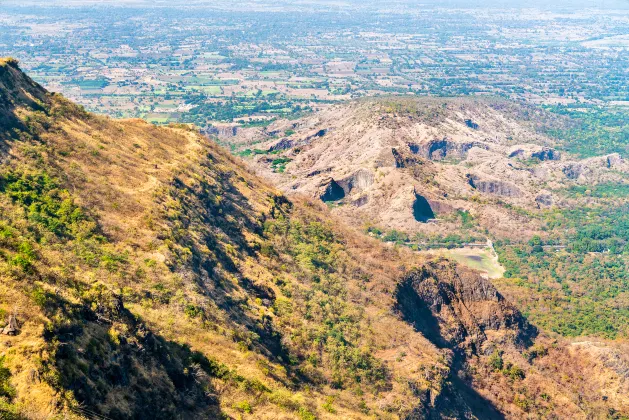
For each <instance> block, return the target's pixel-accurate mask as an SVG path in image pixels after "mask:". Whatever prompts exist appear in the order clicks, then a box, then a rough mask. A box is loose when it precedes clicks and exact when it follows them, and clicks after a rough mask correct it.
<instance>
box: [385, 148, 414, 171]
mask: <svg viewBox="0 0 629 420" xmlns="http://www.w3.org/2000/svg"><path fill="white" fill-rule="evenodd" d="M391 154H392V155H393V158H394V159H395V167H396V168H412V167H413V166H417V165H421V163H422V161H421V159H418V158H416V157H414V156H405V155H403V154H402V153H400V152H399V151H398V150H397V149H396V148H393V149H391Z"/></svg>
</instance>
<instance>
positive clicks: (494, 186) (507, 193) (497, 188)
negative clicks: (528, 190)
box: [467, 174, 522, 197]
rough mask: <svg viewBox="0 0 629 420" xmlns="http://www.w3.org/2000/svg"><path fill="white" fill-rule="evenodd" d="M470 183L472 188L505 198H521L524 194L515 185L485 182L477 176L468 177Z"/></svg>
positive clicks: (494, 181) (503, 182)
mask: <svg viewBox="0 0 629 420" xmlns="http://www.w3.org/2000/svg"><path fill="white" fill-rule="evenodd" d="M467 180H468V183H469V184H470V186H471V187H472V188H474V189H475V190H478V191H480V192H482V193H485V194H492V195H499V196H503V197H520V196H521V195H522V192H521V191H520V189H519V188H518V187H516V186H515V185H513V184H511V183H508V182H505V181H498V180H483V179H480V178H479V177H478V176H477V175H471V174H468V175H467Z"/></svg>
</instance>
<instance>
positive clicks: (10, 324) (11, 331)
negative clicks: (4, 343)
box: [2, 315, 19, 335]
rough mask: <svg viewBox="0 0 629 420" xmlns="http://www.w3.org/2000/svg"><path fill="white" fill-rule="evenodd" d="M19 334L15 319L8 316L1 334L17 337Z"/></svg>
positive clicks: (13, 316) (12, 316)
mask: <svg viewBox="0 0 629 420" xmlns="http://www.w3.org/2000/svg"><path fill="white" fill-rule="evenodd" d="M18 333H19V326H18V324H17V318H16V317H15V315H9V320H8V321H7V325H6V326H5V327H4V328H3V329H2V334H5V335H17V334H18Z"/></svg>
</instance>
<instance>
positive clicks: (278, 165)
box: [271, 156, 292, 173]
mask: <svg viewBox="0 0 629 420" xmlns="http://www.w3.org/2000/svg"><path fill="white" fill-rule="evenodd" d="M291 161H292V159H291V158H288V157H285V156H282V157H279V158H277V159H273V161H272V162H271V168H273V171H275V172H279V173H284V171H285V170H286V164H288V163H289V162H291Z"/></svg>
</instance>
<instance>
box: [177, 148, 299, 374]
mask: <svg viewBox="0 0 629 420" xmlns="http://www.w3.org/2000/svg"><path fill="white" fill-rule="evenodd" d="M207 159H208V161H207V162H206V163H205V164H204V165H203V169H204V170H205V171H207V172H206V173H205V175H207V177H206V178H205V179H204V180H202V181H201V186H200V187H199V186H195V187H190V186H188V185H186V184H185V183H183V182H182V181H181V180H179V179H175V180H174V181H173V183H172V191H171V196H172V197H174V198H176V199H178V200H179V201H180V203H181V206H182V211H181V212H180V216H179V217H178V219H177V220H173V221H172V227H171V229H173V230H176V229H177V225H179V226H181V227H183V229H184V230H185V231H186V232H187V234H186V235H182V236H180V237H178V238H176V239H177V242H178V243H179V244H181V245H182V246H183V247H186V248H188V249H191V250H192V255H191V258H192V260H191V265H192V270H193V271H194V272H195V273H196V274H197V276H195V280H196V283H197V285H198V286H199V288H200V289H201V290H202V291H203V293H204V294H205V295H206V296H208V297H209V298H211V299H212V301H213V302H214V303H215V304H216V305H217V307H218V308H219V309H221V310H222V311H224V313H225V314H226V315H227V316H228V317H229V320H230V321H231V322H232V325H231V327H232V328H233V329H234V331H251V332H254V333H255V334H256V335H257V336H258V337H259V338H258V339H256V340H254V342H253V343H251V346H252V347H254V348H255V349H256V350H257V351H259V352H260V353H261V354H264V355H265V356H267V357H269V358H271V359H273V360H275V361H278V362H281V363H282V364H284V365H285V366H286V367H287V368H288V371H289V372H291V369H290V366H288V365H286V363H285V361H287V360H289V354H288V351H287V350H286V349H285V347H284V346H283V345H282V343H281V339H282V336H281V334H280V333H279V332H278V331H276V330H275V329H274V327H273V325H272V322H271V321H270V319H264V320H263V322H259V320H258V319H254V318H253V317H252V316H250V315H249V314H248V313H247V311H246V310H245V309H243V306H242V302H240V301H239V300H237V299H235V298H233V297H232V296H231V295H232V294H233V293H232V292H235V291H236V287H235V286H234V284H233V283H232V281H225V280H226V279H223V278H222V277H221V275H220V274H217V270H216V269H217V268H218V267H219V266H220V268H221V269H222V270H225V271H227V272H228V273H230V275H232V276H233V277H234V278H236V279H238V280H239V285H240V286H241V287H242V288H243V289H245V290H246V291H247V293H248V294H250V295H251V297H252V298H253V299H255V298H260V299H262V300H266V301H272V300H274V299H275V294H274V293H273V290H272V289H270V288H268V287H264V286H262V285H259V284H256V283H255V282H254V281H252V280H251V279H249V278H247V277H246V276H242V274H241V273H240V272H239V269H238V266H237V264H236V262H235V261H234V258H235V256H234V254H233V252H234V250H235V251H236V252H238V253H239V254H241V255H243V256H250V257H256V249H255V248H254V247H253V246H252V245H251V244H250V242H249V241H248V240H247V237H246V234H249V235H255V236H260V237H261V236H262V235H263V223H264V220H265V217H266V216H260V215H259V214H258V213H257V212H256V211H255V210H254V208H253V207H252V205H251V203H250V202H249V199H248V198H247V197H245V196H244V195H243V194H242V193H241V192H240V191H239V189H238V188H237V187H236V186H235V185H234V184H233V178H234V177H235V176H236V175H235V174H234V173H231V172H226V173H225V172H218V171H217V170H216V169H215V168H214V167H213V166H216V165H215V164H217V163H218V162H217V161H216V158H214V157H213V156H212V155H208V156H207ZM207 179H214V180H215V181H216V183H213V184H210V183H209V182H207ZM217 196H220V197H221V200H217V199H216V197H217ZM287 206H288V207H290V203H289V202H288V201H287V200H285V199H281V198H278V197H273V204H272V206H271V208H270V210H269V211H270V213H272V214H278V213H283V212H284V211H285V210H286V208H287ZM191 232H193V233H191ZM226 244H229V247H227V246H225V245H226ZM202 246H205V247H207V248H208V249H210V250H211V251H212V253H213V254H214V258H210V257H208V256H207V253H206V252H203V250H202V249H201V247H202ZM230 247H231V249H232V253H231V254H230V252H229V251H228V250H229V248H230ZM222 270H219V271H218V272H220V271H222Z"/></svg>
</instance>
